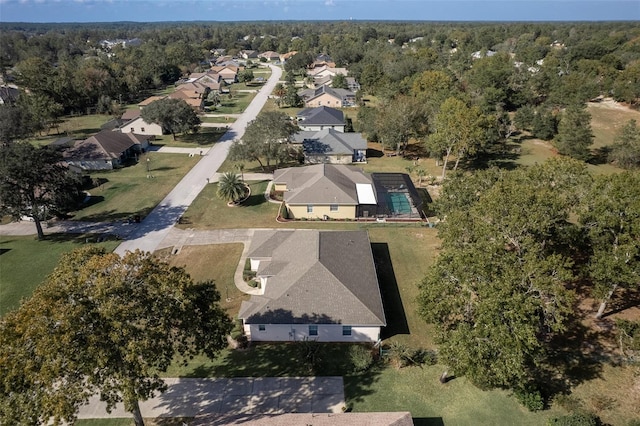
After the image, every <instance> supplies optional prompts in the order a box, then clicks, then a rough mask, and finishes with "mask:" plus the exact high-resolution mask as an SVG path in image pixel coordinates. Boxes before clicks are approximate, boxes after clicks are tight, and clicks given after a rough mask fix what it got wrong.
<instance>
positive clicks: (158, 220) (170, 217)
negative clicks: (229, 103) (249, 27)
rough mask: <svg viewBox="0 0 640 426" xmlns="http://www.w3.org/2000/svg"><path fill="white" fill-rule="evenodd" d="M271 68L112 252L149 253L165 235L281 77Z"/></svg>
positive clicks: (216, 168)
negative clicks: (255, 91)
mask: <svg viewBox="0 0 640 426" xmlns="http://www.w3.org/2000/svg"><path fill="white" fill-rule="evenodd" d="M269 67H271V76H270V77H269V80H267V83H266V84H265V85H264V86H263V87H262V88H261V89H260V91H259V92H258V94H257V95H256V96H255V98H253V101H251V103H250V104H249V106H248V107H247V108H246V109H245V111H244V112H243V113H242V114H241V115H240V116H239V117H238V119H237V120H236V121H235V122H234V123H233V124H231V126H230V128H229V130H228V131H227V132H226V133H225V134H224V135H223V136H222V137H221V138H220V140H219V141H218V142H217V143H216V144H214V146H213V148H211V149H210V150H209V152H208V153H207V154H206V155H204V156H203V157H202V159H201V160H200V161H199V162H198V164H196V165H195V166H194V167H193V168H192V169H191V170H190V171H189V173H187V174H186V175H185V177H184V178H182V180H181V181H180V183H178V184H177V185H176V186H175V188H173V190H172V191H171V192H170V193H169V194H168V195H167V196H166V197H165V198H164V200H162V201H161V202H160V204H158V205H157V206H156V208H155V209H153V211H152V212H151V213H150V214H149V215H148V216H147V217H146V218H145V219H144V220H143V221H142V223H141V224H139V225H138V226H137V227H136V229H135V230H134V231H133V232H132V233H131V234H130V235H129V237H128V239H127V241H125V242H123V243H122V244H120V245H119V246H118V247H117V248H116V249H115V252H116V253H118V254H120V255H122V254H124V253H126V252H127V251H134V250H137V249H139V250H142V251H148V252H153V251H154V250H155V249H156V248H157V247H158V245H159V244H160V242H161V241H162V240H163V239H164V238H165V237H166V236H167V234H168V233H169V230H170V229H171V228H173V226H174V225H175V223H176V222H177V221H178V219H179V218H180V217H181V216H182V215H183V214H184V212H185V211H186V210H187V208H188V207H189V205H191V203H192V202H193V200H194V199H195V198H196V196H197V195H198V194H199V193H200V191H202V189H203V188H204V187H205V185H206V184H207V179H210V178H211V177H212V176H213V175H214V174H215V173H216V172H217V170H218V168H219V167H220V165H222V163H223V162H224V160H225V158H227V154H228V153H229V148H230V146H231V143H232V142H233V141H234V140H236V139H240V138H242V135H244V131H245V129H246V127H247V124H248V123H249V122H250V121H252V120H253V119H255V117H256V116H257V115H258V113H259V112H260V110H261V109H262V107H263V106H264V104H265V103H266V102H267V99H268V97H269V94H271V92H272V91H273V89H274V87H275V85H276V84H277V83H278V81H279V80H280V77H281V76H282V70H281V69H280V68H278V67H276V66H273V65H269Z"/></svg>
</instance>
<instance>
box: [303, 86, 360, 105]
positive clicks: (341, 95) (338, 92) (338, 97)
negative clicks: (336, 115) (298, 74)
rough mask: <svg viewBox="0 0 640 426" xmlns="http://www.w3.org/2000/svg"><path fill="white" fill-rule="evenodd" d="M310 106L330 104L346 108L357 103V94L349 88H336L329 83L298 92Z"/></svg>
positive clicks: (305, 103)
mask: <svg viewBox="0 0 640 426" xmlns="http://www.w3.org/2000/svg"><path fill="white" fill-rule="evenodd" d="M298 95H299V96H300V97H301V98H302V100H303V101H304V105H305V106H306V107H308V108H313V107H319V106H328V107H332V108H344V107H350V106H355V105H356V94H355V93H353V92H352V91H351V90H347V89H334V88H332V87H329V86H327V85H324V86H320V87H317V88H315V89H305V90H301V91H300V92H298Z"/></svg>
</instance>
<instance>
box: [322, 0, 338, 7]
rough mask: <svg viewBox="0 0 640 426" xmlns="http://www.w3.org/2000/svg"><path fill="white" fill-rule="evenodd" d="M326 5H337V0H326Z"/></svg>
mask: <svg viewBox="0 0 640 426" xmlns="http://www.w3.org/2000/svg"><path fill="white" fill-rule="evenodd" d="M324 5H325V6H335V5H336V2H334V1H333V0H325V2H324Z"/></svg>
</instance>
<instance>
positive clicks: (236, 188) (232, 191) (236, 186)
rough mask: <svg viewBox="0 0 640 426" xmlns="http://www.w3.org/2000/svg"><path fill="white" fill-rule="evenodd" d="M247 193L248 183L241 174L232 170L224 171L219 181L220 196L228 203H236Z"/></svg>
mask: <svg viewBox="0 0 640 426" xmlns="http://www.w3.org/2000/svg"><path fill="white" fill-rule="evenodd" d="M245 194H246V185H245V184H244V182H242V180H241V179H240V175H238V174H236V173H232V172H227V173H224V174H223V175H222V176H220V180H219V181H218V197H220V198H222V199H223V200H225V201H226V202H228V203H236V202H237V201H238V200H241V199H242V198H243V197H244V196H245Z"/></svg>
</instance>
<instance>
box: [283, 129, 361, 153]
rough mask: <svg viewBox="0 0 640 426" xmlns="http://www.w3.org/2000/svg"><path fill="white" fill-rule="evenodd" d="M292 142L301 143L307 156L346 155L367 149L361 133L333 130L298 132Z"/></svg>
mask: <svg viewBox="0 0 640 426" xmlns="http://www.w3.org/2000/svg"><path fill="white" fill-rule="evenodd" d="M293 140H294V141H295V142H298V143H302V148H303V149H304V153H305V154H307V155H318V154H324V155H338V154H342V155H346V154H353V151H354V150H356V149H359V150H362V149H367V141H366V140H365V139H364V138H363V137H362V134H361V133H343V132H339V131H337V130H334V129H322V130H318V131H315V132H314V131H305V132H298V133H296V134H294V135H293Z"/></svg>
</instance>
